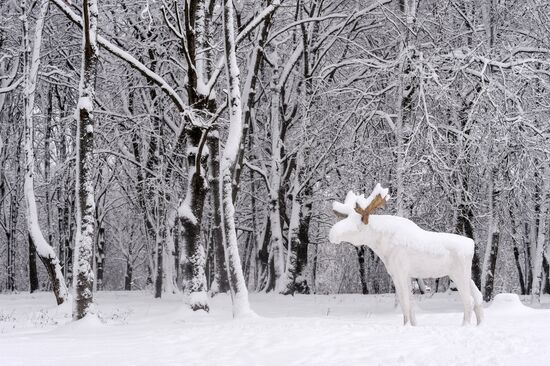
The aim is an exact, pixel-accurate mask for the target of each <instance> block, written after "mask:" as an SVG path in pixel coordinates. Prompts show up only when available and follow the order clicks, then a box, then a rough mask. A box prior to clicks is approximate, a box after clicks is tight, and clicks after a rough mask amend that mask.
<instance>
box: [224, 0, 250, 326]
mask: <svg viewBox="0 0 550 366" xmlns="http://www.w3.org/2000/svg"><path fill="white" fill-rule="evenodd" d="M223 5H224V8H223V29H224V46H225V47H224V48H225V58H226V62H225V65H226V73H227V83H228V89H229V103H228V104H229V115H230V122H229V134H228V137H227V141H226V143H225V148H224V151H223V155H222V161H221V169H220V170H221V176H222V179H221V180H222V190H221V195H222V205H223V233H224V237H225V243H226V248H225V249H226V253H225V254H226V261H227V266H228V272H229V285H230V288H231V299H232V303H233V316H234V317H239V316H245V315H248V314H251V313H252V310H250V304H249V302H248V289H247V287H246V282H245V280H244V275H243V271H242V267H241V260H240V257H239V248H238V243H237V231H236V228H235V217H234V215H235V206H234V203H233V184H232V181H233V179H232V178H233V173H234V169H235V163H236V160H237V153H238V148H239V144H240V142H241V139H242V127H243V125H242V123H243V121H242V106H241V92H240V86H239V84H240V80H239V66H238V64H237V55H236V50H235V30H234V20H233V4H232V2H231V1H230V0H224V1H223Z"/></svg>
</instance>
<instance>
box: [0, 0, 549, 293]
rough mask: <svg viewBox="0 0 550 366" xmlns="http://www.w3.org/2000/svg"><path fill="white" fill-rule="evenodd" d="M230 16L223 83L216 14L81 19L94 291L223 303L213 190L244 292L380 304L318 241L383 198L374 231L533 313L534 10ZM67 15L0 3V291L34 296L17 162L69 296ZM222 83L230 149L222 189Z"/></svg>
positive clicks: (542, 216)
mask: <svg viewBox="0 0 550 366" xmlns="http://www.w3.org/2000/svg"><path fill="white" fill-rule="evenodd" d="M225 3H227V2H225ZM226 5H227V4H226ZM229 6H230V7H231V8H232V10H233V13H234V23H235V24H234V30H235V35H234V49H236V60H237V63H236V64H235V66H237V68H234V69H232V68H231V67H228V68H227V69H228V70H229V71H227V73H226V72H225V64H226V63H227V60H231V57H230V56H231V52H230V50H231V48H230V47H228V46H227V45H231V42H224V38H225V40H226V41H227V39H228V38H227V34H229V32H228V29H229V28H226V29H225V31H224V26H227V23H224V19H227V17H226V18H224V15H223V14H222V13H223V9H224V7H223V5H222V2H219V1H215V0H210V1H209V0H203V1H200V0H173V1H169V0H157V1H153V0H139V1H111V0H105V1H100V2H99V4H98V17H97V19H98V25H97V34H98V35H99V37H98V38H97V43H98V48H99V50H98V51H99V52H98V58H97V67H96V69H95V73H94V75H93V78H94V79H95V91H94V96H95V99H94V105H93V119H94V124H93V127H92V130H87V131H88V132H90V133H92V131H93V149H92V150H93V151H92V153H91V154H92V155H90V156H93V159H92V160H90V161H91V162H92V163H91V165H90V167H91V168H90V177H91V180H90V182H93V192H92V193H93V195H92V196H91V197H93V199H94V204H93V205H91V206H90V207H93V208H94V210H93V222H91V223H90V225H91V226H93V228H94V230H93V260H92V263H91V265H92V269H93V272H94V274H95V281H94V283H93V287H94V290H136V289H146V288H149V289H151V290H152V292H153V293H154V295H155V296H157V297H159V296H162V294H163V293H164V292H171V293H174V292H179V291H182V290H183V291H185V292H187V293H189V292H191V293H193V292H204V291H208V292H209V293H210V294H215V293H217V292H227V291H229V288H230V281H231V276H232V273H233V272H232V271H233V270H235V268H237V267H235V266H233V267H231V264H227V263H226V262H227V260H228V258H227V253H226V254H225V255H224V248H226V249H225V251H227V240H230V239H228V238H229V237H228V235H229V234H228V232H227V231H226V232H224V230H222V228H223V227H226V225H227V222H225V223H224V220H226V219H227V215H226V214H224V212H226V213H227V212H229V211H224V210H225V209H226V208H227V207H225V206H224V207H225V208H224V209H222V206H223V205H224V204H225V203H226V201H225V198H227V197H225V196H224V194H227V193H228V191H227V190H225V189H226V188H227V186H226V185H225V184H224V183H228V184H229V183H231V185H232V187H231V192H230V193H231V194H229V196H231V198H232V200H233V201H234V202H235V216H234V218H235V224H236V226H235V228H236V235H237V243H238V250H239V256H240V258H239V259H240V264H241V267H242V268H241V269H239V268H237V269H238V270H242V274H243V275H244V279H245V281H246V285H247V288H248V290H249V291H278V292H281V293H285V294H290V293H295V292H299V293H344V292H363V293H382V292H389V291H392V288H391V279H390V277H389V276H388V275H387V273H386V271H385V269H384V266H383V264H382V263H381V262H380V260H379V259H378V258H377V257H376V256H375V255H374V254H373V253H372V252H371V251H370V250H369V249H368V248H361V249H356V248H355V247H352V246H351V245H348V244H342V245H338V246H336V245H333V244H330V243H329V242H328V238H327V233H328V230H329V229H330V226H331V225H332V224H333V223H334V222H335V220H336V218H335V217H334V215H333V213H332V208H331V204H332V201H333V200H342V199H343V198H344V196H345V194H346V192H347V191H348V190H354V192H356V193H361V192H362V193H366V194H369V193H370V191H371V190H372V189H373V187H374V185H375V184H376V183H377V182H380V183H382V185H383V186H385V187H386V186H387V187H389V188H390V194H391V195H392V200H390V201H389V202H388V204H387V205H386V208H385V209H384V210H383V211H382V212H384V213H389V214H396V215H399V216H404V217H407V218H409V219H411V220H413V221H415V222H416V223H417V224H419V225H420V226H421V227H423V228H425V229H429V230H436V231H445V232H453V233H458V234H462V235H465V236H468V237H471V238H473V239H474V240H475V242H476V256H475V258H474V264H473V269H472V271H473V278H474V280H475V281H476V282H477V284H478V286H480V287H481V288H482V292H483V293H484V296H485V298H486V299H490V298H491V296H493V295H494V294H495V293H498V292H503V291H506V292H517V293H521V294H533V296H534V297H533V298H534V299H535V300H536V298H537V296H538V295H539V294H540V293H543V292H546V293H549V292H550V279H549V272H550V271H549V262H550V253H549V251H550V249H549V248H550V246H549V245H548V238H549V235H548V231H549V225H548V221H549V215H548V214H549V205H550V196H549V195H550V154H549V153H550V145H549V141H548V139H549V138H550V119H549V117H550V87H549V82H550V29H548V27H549V24H550V4H549V3H548V2H547V1H545V0H525V1H512V0H444V1H439V0H374V1H372V0H368V1H355V0H341V1H323V0H295V1H280V2H279V1H233V2H232V4H230V5H229ZM82 9H83V4H82V1H72V2H65V1H63V0H52V1H48V0H37V1H12V0H1V1H0V268H1V269H0V291H28V290H29V289H30V290H31V291H34V290H36V289H40V290H48V289H51V288H52V282H51V281H50V278H52V275H51V273H50V275H48V274H49V272H48V271H49V270H50V269H51V268H53V267H51V266H50V267H48V265H47V263H44V264H46V265H45V266H43V265H42V264H41V262H40V261H37V253H36V247H37V246H36V245H37V244H36V243H35V241H36V239H34V238H35V237H33V235H30V234H32V233H29V218H28V215H29V212H30V211H29V210H28V209H27V208H26V204H25V198H24V197H25V195H26V193H27V194H28V193H29V191H28V190H27V191H26V188H25V184H26V183H25V182H27V181H28V180H27V179H29V178H26V176H28V174H29V169H30V167H29V162H31V164H32V165H33V169H34V176H33V178H34V195H35V197H36V203H37V220H36V224H37V225H38V226H39V227H40V230H41V232H42V233H43V237H44V239H45V241H46V242H47V243H49V245H51V246H52V247H53V249H54V251H55V255H56V256H57V258H59V261H60V268H61V270H62V274H63V278H64V280H65V281H66V283H67V284H70V283H71V281H72V278H73V251H74V246H75V235H76V234H75V233H76V232H77V225H76V221H75V214H76V212H77V207H78V205H77V202H76V200H77V199H78V197H79V196H78V192H75V190H76V187H77V186H76V185H75V179H76V172H78V171H79V170H78V169H77V159H76V153H77V146H76V141H77V136H78V135H77V133H78V130H79V129H77V124H78V121H79V118H80V121H82V114H80V115H79V113H75V110H77V108H80V111H82V108H83V106H84V107H87V104H83V102H82V100H83V99H79V97H80V98H82V90H83V89H82V85H83V84H82V83H83V81H82V80H86V75H87V74H86V75H84V74H82V70H88V69H84V68H83V67H82V66H81V63H82V60H83V57H84V59H86V57H87V56H86V52H84V54H85V55H84V56H83V50H84V51H86V48H84V49H83V46H82V44H83V32H82V27H81V25H82V24H83V23H82V15H85V14H84V13H83V11H82ZM91 19H94V18H93V11H92V18H91ZM79 24H80V26H79ZM91 24H92V25H93V21H92V23H91ZM230 25H231V24H229V26H230ZM90 34H91V33H90ZM94 40H95V38H93V37H92V38H91V42H92V43H91V45H92V46H93V41H94ZM37 42H38V45H39V47H38V51H36V48H37V47H35V46H36V44H37ZM40 42H41V46H40ZM224 43H225V45H224ZM226 47H228V48H226ZM90 49H93V47H92V48H90ZM224 51H225V52H224ZM37 52H38V53H37ZM91 55H93V53H92V54H91ZM92 59H93V58H92ZM229 63H230V64H231V65H233V64H232V63H231V62H229ZM231 65H230V66H231ZM237 69H239V70H240V75H238V77H237V78H236V79H233V77H232V75H233V76H235V75H236V74H235V73H232V70H233V71H235V70H237ZM90 70H92V69H90ZM33 75H34V76H33ZM233 80H237V81H238V82H239V83H238V86H240V90H239V91H240V93H239V95H240V100H241V106H239V108H240V109H239V110H240V112H241V113H242V116H241V118H240V121H241V122H242V123H241V126H240V127H238V128H239V130H240V131H241V132H242V138H240V139H239V141H237V145H238V146H236V147H235V149H236V162H235V165H234V166H233V168H232V169H231V177H229V176H225V175H224V174H225V173H224V160H223V159H222V157H223V156H224V155H223V154H225V153H228V152H231V146H230V145H231V144H230V143H232V137H234V136H236V135H235V131H233V130H231V126H232V124H231V123H230V121H231V120H232V118H234V115H233V112H234V111H235V109H234V108H233V109H232V110H230V108H228V105H232V106H235V104H234V103H233V101H234V99H233V98H234V97H235V95H234V92H235V90H238V89H235V88H234V86H235V85H236V84H232V81H233ZM79 84H80V88H79ZM79 94H80V96H79ZM30 100H32V101H33V103H31V104H29V101H30ZM79 100H80V102H79ZM84 109H85V108H84ZM232 111H233V112H232ZM82 141H83V140H82ZM29 154H30V155H29ZM31 157H34V161H33V159H32V158H31ZM220 178H221V179H220ZM225 178H230V180H227V181H224V179H225ZM222 191H223V192H225V193H224V194H222V193H221V192H222ZM224 197H225V198H224ZM31 231H32V230H31ZM232 253H233V252H232ZM38 254H40V253H38ZM38 257H39V258H40V259H43V256H41V255H38ZM229 260H230V259H229ZM46 262H47V261H46ZM227 268H229V269H230V270H229V276H228V272H227V270H226V269H227ZM231 268H233V270H232V269H231ZM228 277H229V278H228ZM427 284H428V285H429V286H430V287H431V291H445V290H446V289H447V288H448V287H449V286H450V284H449V281H448V279H442V280H438V281H434V280H430V281H427ZM423 287H424V286H423V284H422V283H421V286H420V288H421V290H424V288H423ZM195 300H196V301H197V303H201V301H203V300H202V299H198V300H197V299H195Z"/></svg>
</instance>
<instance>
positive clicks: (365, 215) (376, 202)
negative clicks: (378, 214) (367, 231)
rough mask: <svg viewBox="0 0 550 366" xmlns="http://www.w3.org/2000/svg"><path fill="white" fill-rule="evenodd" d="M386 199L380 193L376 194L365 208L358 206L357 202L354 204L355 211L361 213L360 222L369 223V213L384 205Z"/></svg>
mask: <svg viewBox="0 0 550 366" xmlns="http://www.w3.org/2000/svg"><path fill="white" fill-rule="evenodd" d="M385 203H386V199H385V198H383V197H382V196H381V195H380V194H377V195H376V196H375V197H374V199H373V200H372V201H371V203H369V205H368V206H367V208H365V209H363V208H361V206H359V203H356V204H355V212H357V213H358V214H359V215H361V222H362V223H363V224H365V225H367V224H368V223H369V215H370V214H371V213H373V212H374V210H376V209H377V208H379V207H382V206H384V204H385Z"/></svg>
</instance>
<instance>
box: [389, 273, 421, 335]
mask: <svg viewBox="0 0 550 366" xmlns="http://www.w3.org/2000/svg"><path fill="white" fill-rule="evenodd" d="M408 282H410V279H409V278H408V277H407V276H403V275H397V276H393V283H394V285H395V291H396V292H397V296H398V297H399V304H400V305H401V311H402V312H403V325H407V323H409V322H410V323H411V325H416V321H415V319H414V316H413V317H411V294H410V287H409V283H408Z"/></svg>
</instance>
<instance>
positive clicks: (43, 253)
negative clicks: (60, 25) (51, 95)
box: [23, 0, 68, 305]
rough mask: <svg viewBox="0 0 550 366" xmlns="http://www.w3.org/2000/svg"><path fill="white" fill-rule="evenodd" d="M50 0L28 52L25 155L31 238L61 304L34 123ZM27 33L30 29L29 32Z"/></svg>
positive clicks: (60, 277) (61, 281)
mask: <svg viewBox="0 0 550 366" xmlns="http://www.w3.org/2000/svg"><path fill="white" fill-rule="evenodd" d="M25 5H26V3H25V1H23V11H25V10H26V6H25ZM48 5H49V1H48V0H42V1H41V3H40V14H39V16H38V19H37V21H36V27H35V37H34V45H33V50H32V56H31V60H28V52H25V56H24V58H25V69H26V82H25V156H26V173H25V183H24V191H25V201H26V204H27V225H28V229H29V236H30V238H31V240H30V242H31V243H32V244H33V245H34V247H35V249H36V253H37V254H38V256H39V258H40V260H41V261H42V263H44V266H45V267H46V270H47V271H48V275H49V277H50V280H51V282H52V287H53V290H54V294H55V297H56V300H57V304H58V305H60V304H62V303H64V302H65V301H66V300H67V298H68V290H67V287H66V285H65V279H64V278H63V274H62V272H61V265H60V263H59V259H58V258H57V256H56V254H55V251H54V250H53V248H52V247H51V246H50V245H49V244H48V242H47V241H46V239H45V238H44V235H43V234H42V230H41V229H40V224H39V222H38V209H37V207H36V198H35V195H34V146H33V142H34V141H33V140H34V138H33V137H34V125H33V119H32V114H33V110H34V96H35V90H36V84H37V78H38V66H39V63H40V60H39V59H40V46H41V43H42V29H43V27H44V19H45V17H46V14H47V13H48ZM24 19H25V20H24V22H25V25H24V29H25V30H27V29H28V24H27V20H26V19H27V18H26V17H24ZM25 33H26V32H25ZM24 42H25V44H26V46H27V47H26V49H28V46H29V42H28V36H27V34H25V35H24Z"/></svg>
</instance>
